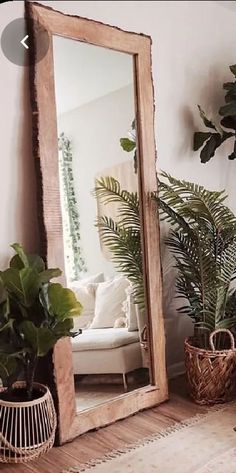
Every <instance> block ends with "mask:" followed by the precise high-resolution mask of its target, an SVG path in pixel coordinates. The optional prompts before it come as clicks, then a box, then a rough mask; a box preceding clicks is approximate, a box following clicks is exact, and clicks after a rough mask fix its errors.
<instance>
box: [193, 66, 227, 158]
mask: <svg viewBox="0 0 236 473" xmlns="http://www.w3.org/2000/svg"><path fill="white" fill-rule="evenodd" d="M229 69H230V71H231V72H232V74H233V75H234V79H235V80H234V82H226V83H225V84H223V89H224V90H225V91H226V95H225V105H223V106H222V107H220V109H219V115H220V117H222V118H221V120H220V125H217V124H216V123H214V122H213V121H212V120H211V119H209V118H208V117H207V116H206V114H205V112H204V111H203V110H202V108H201V107H200V105H198V109H199V113H200V117H201V119H202V121H203V123H204V125H205V127H206V128H207V129H208V130H207V131H196V132H195V133H194V137H193V149H194V151H197V150H199V149H200V148H201V152H200V159H201V162H202V163H207V162H208V161H209V160H210V159H211V158H212V157H213V156H214V155H215V152H216V150H217V148H219V147H220V146H221V145H222V143H224V141H226V140H228V139H229V138H234V143H233V150H232V153H230V155H229V156H228V159H230V160H233V159H235V158H236V65H233V66H230V67H229Z"/></svg>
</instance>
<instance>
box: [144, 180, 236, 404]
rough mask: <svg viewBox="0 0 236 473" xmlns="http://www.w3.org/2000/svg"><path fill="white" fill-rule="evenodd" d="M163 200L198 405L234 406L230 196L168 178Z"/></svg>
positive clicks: (235, 246) (235, 240)
mask: <svg viewBox="0 0 236 473" xmlns="http://www.w3.org/2000/svg"><path fill="white" fill-rule="evenodd" d="M161 178H162V180H161V181H160V182H159V189H160V192H159V196H158V195H157V194H154V195H153V198H154V199H155V200H156V202H157V205H158V208H159V210H160V212H161V216H162V218H164V219H166V220H168V221H169V223H170V228H171V230H170V234H169V237H168V239H167V241H166V243H167V245H168V247H169V248H170V250H171V252H172V253H173V255H174V258H175V262H176V268H177V270H178V277H177V282H176V288H177V291H178V297H180V298H183V299H184V300H185V303H184V304H183V306H182V307H180V308H179V311H180V313H182V314H187V315H188V316H189V317H191V319H192V320H193V324H194V335H193V336H192V337H190V338H189V339H188V340H186V341H185V359H186V374H187V381H188V386H189V389H190V394H191V396H192V397H193V398H194V400H195V401H196V402H197V403H200V404H213V403H217V402H224V401H226V400H228V399H229V398H230V396H231V394H232V391H233V389H234V387H235V383H236V351H235V342H234V336H233V329H234V327H235V323H236V290H235V288H234V287H233V285H232V282H233V280H234V279H235V277H236V218H235V215H234V214H233V213H232V212H231V210H230V209H229V208H228V207H227V206H226V205H225V200H226V197H227V196H226V194H225V192H224V191H223V192H213V191H209V190H207V189H205V188H204V187H202V186H199V185H197V184H194V183H191V182H186V181H183V180H178V179H175V178H174V177H172V176H170V175H168V174H166V173H163V174H162V175H161Z"/></svg>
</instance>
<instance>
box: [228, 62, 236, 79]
mask: <svg viewBox="0 0 236 473" xmlns="http://www.w3.org/2000/svg"><path fill="white" fill-rule="evenodd" d="M229 68H230V70H231V72H232V74H233V75H234V76H235V77H236V64H233V65H232V66H229Z"/></svg>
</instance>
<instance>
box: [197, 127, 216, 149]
mask: <svg viewBox="0 0 236 473" xmlns="http://www.w3.org/2000/svg"><path fill="white" fill-rule="evenodd" d="M211 134H212V133H211V132H206V133H205V132H202V131H196V132H195V133H194V137H193V149H194V151H197V150H198V149H199V148H201V147H202V145H203V143H205V141H206V140H208V138H210V136H211Z"/></svg>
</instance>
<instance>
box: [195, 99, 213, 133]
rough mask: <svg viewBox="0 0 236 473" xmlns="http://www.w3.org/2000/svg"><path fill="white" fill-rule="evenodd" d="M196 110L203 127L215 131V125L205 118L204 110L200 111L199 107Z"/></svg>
mask: <svg viewBox="0 0 236 473" xmlns="http://www.w3.org/2000/svg"><path fill="white" fill-rule="evenodd" d="M198 110H199V113H200V117H201V119H202V121H203V123H204V125H205V126H206V127H207V128H211V129H213V130H217V128H216V125H215V124H214V123H213V121H212V120H210V119H209V118H207V116H206V114H205V112H204V110H202V108H201V107H200V105H198Z"/></svg>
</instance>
